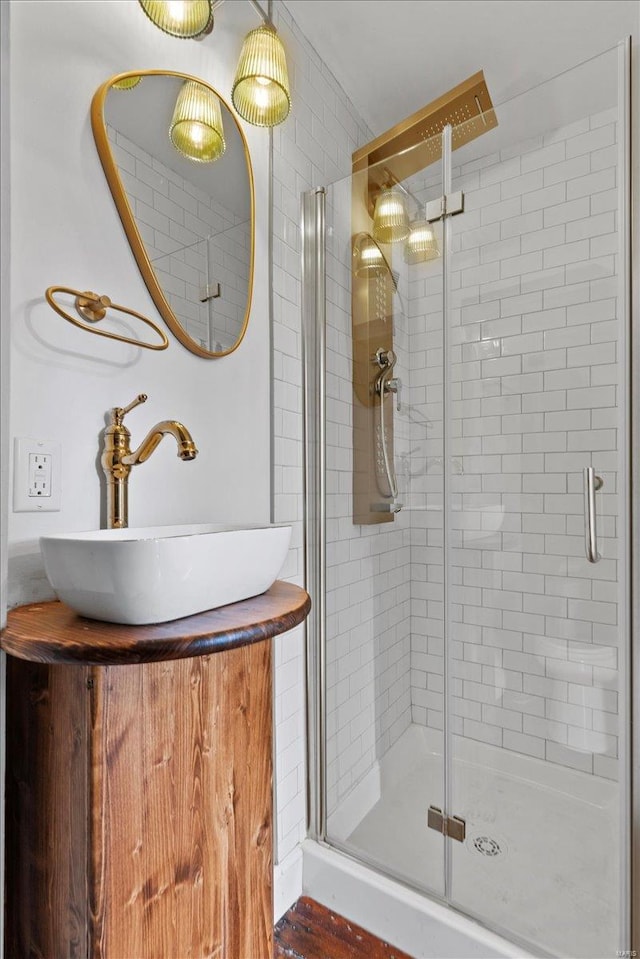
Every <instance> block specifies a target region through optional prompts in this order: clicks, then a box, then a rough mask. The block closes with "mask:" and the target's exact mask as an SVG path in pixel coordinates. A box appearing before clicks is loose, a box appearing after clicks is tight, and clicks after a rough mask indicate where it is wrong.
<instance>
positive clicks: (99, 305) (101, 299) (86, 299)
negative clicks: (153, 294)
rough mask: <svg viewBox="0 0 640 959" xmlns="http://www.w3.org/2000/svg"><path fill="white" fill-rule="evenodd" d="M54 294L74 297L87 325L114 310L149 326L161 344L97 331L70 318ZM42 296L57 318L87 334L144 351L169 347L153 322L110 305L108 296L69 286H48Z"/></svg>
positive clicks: (163, 334)
mask: <svg viewBox="0 0 640 959" xmlns="http://www.w3.org/2000/svg"><path fill="white" fill-rule="evenodd" d="M54 293H68V294H69V295H70V296H75V307H76V310H77V311H78V313H79V314H80V316H81V317H84V319H85V320H88V321H89V324H94V323H98V322H99V321H100V320H103V319H104V318H105V316H106V315H107V310H115V311H116V312H117V313H126V314H127V316H135V318H136V319H138V320H141V321H142V322H143V323H146V325H147V326H150V327H151V329H152V330H153V331H154V332H155V333H157V334H158V336H159V337H160V339H161V341H162V342H161V343H145V342H144V341H143V340H135V339H134V338H133V337H131V336H123V335H122V334H121V333H109V332H108V331H107V330H98V329H96V328H95V327H94V326H90V325H89V324H88V323H83V322H82V321H81V320H79V319H77V317H75V316H72V315H71V313H67V311H66V310H64V309H63V308H62V307H61V306H60V304H59V303H56V301H55V299H54ZM44 295H45V297H46V299H47V303H48V304H49V306H50V307H51V308H52V309H54V310H55V311H56V313H58V314H59V316H62V317H63V318H64V319H65V320H68V321H69V323H73V325H74V326H77V327H79V329H81V330H86V331H87V332H88V333H95V334H96V335H97V336H106V337H108V339H110V340H120V342H121V343H131V345H132V346H142V347H144V349H145V350H166V348H167V347H168V346H169V339H168V337H167V335H166V334H165V333H164V332H163V331H162V330H161V329H160V327H159V326H157V325H156V324H155V323H154V322H153V320H149V319H148V318H147V317H146V316H143V315H142V313H137V312H136V311H135V310H130V309H129V308H128V307H127V306H119V305H118V304H117V303H112V302H111V300H110V299H109V297H108V296H104V295H103V296H99V295H98V294H97V293H91V292H90V291H89V290H85V291H84V292H81V291H80V290H72V289H71V287H69V286H50V287H48V289H47V290H45V294H44Z"/></svg>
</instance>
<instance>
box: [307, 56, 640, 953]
mask: <svg viewBox="0 0 640 959" xmlns="http://www.w3.org/2000/svg"><path fill="white" fill-rule="evenodd" d="M617 49H618V115H619V120H620V136H619V138H618V141H619V146H618V150H619V160H618V172H619V175H620V177H621V184H620V189H619V206H618V216H619V222H618V232H619V235H620V246H619V253H620V259H621V262H620V264H619V266H618V297H619V309H620V312H621V323H622V324H623V329H624V332H625V342H624V345H625V347H626V349H625V354H624V355H623V357H622V358H621V360H620V361H619V362H620V367H621V371H622V374H623V377H622V381H621V383H620V391H621V396H623V397H624V404H625V422H624V423H623V428H622V431H623V434H624V436H623V440H622V442H621V444H620V446H619V448H620V450H621V454H622V466H623V467H624V468H622V469H620V472H619V475H620V483H621V486H620V490H619V493H620V506H621V508H620V512H619V516H621V517H622V518H623V519H624V520H625V521H626V525H625V526H624V527H623V525H622V524H621V525H620V539H621V556H620V567H621V569H622V576H621V580H620V582H621V585H622V589H621V594H622V600H623V602H622V603H621V604H620V605H621V609H622V611H623V617H624V621H623V623H622V624H621V625H622V629H621V633H624V635H625V637H626V640H627V642H626V643H623V644H622V661H623V663H624V666H623V670H621V672H622V677H623V678H622V683H621V690H620V692H621V699H622V703H623V709H622V717H623V719H624V720H626V722H623V723H622V725H621V729H620V733H621V740H622V748H621V764H622V767H623V777H622V783H623V786H625V787H626V788H623V789H622V791H621V803H622V809H621V848H620V852H621V874H622V875H621V887H620V891H621V898H622V899H623V903H622V905H621V913H620V923H621V933H622V935H621V939H622V948H623V950H624V947H625V945H626V944H628V949H627V950H625V951H624V952H622V953H620V952H618V955H624V956H633V955H634V954H638V955H640V734H639V733H637V730H639V729H640V630H639V629H638V624H639V623H640V563H636V562H634V557H635V556H636V555H637V551H638V550H639V549H640V507H637V508H636V509H634V508H633V501H632V492H635V491H637V490H640V462H638V458H637V457H634V456H633V452H634V449H635V450H640V334H639V335H637V336H633V335H632V320H633V321H634V322H635V324H636V328H638V323H640V311H639V309H638V303H639V302H640V270H639V269H637V268H636V269H635V270H632V268H631V265H632V260H631V256H632V250H633V252H634V253H635V252H636V250H637V249H640V218H639V217H638V207H640V202H638V205H637V207H634V208H633V210H632V178H631V174H632V166H631V162H632V156H633V153H632V145H631V135H632V114H631V80H632V63H631V38H627V39H625V40H623V41H621V42H620V43H619V44H618V48H617ZM604 52H606V51H603V53H604ZM635 82H636V84H637V86H638V88H639V89H640V79H639V78H636V81H635ZM639 127H640V122H639V121H637V120H636V121H634V123H633V133H634V135H635V136H638V128H639ZM634 161H637V158H636V157H634ZM637 194H640V183H634V200H636V199H637V196H636V195H637ZM302 258H303V301H302V332H303V368H304V404H305V409H304V413H305V417H304V429H305V508H306V523H305V526H306V533H305V563H306V565H305V568H306V586H307V589H308V591H309V593H310V594H311V596H312V599H313V603H314V609H313V611H312V614H311V616H310V618H309V620H308V622H307V644H306V676H307V733H308V736H307V743H308V746H307V790H308V804H307V830H308V836H309V837H310V838H311V839H314V840H316V841H317V842H319V843H321V844H323V845H326V846H328V847H329V848H334V849H337V850H339V851H340V852H341V853H342V854H343V855H345V856H347V857H348V858H350V859H352V860H353V861H355V862H360V863H364V864H365V865H367V866H368V867H370V868H372V869H374V870H375V871H377V872H379V873H381V874H382V875H385V876H388V877H390V878H392V879H394V880H395V881H397V882H399V883H401V884H402V885H404V886H406V887H407V888H409V889H412V890H414V891H416V890H417V891H418V892H420V894H421V895H424V896H427V897H428V898H432V899H433V900H435V901H436V902H440V903H442V904H444V905H446V906H447V907H448V908H449V909H451V910H452V911H453V912H457V913H459V914H460V915H463V916H467V917H468V916H471V917H472V918H473V919H474V920H475V921H476V922H478V923H479V924H480V925H481V926H483V927H484V928H486V929H489V930H490V931H492V932H497V933H498V934H499V935H501V936H503V937H505V932H504V930H502V929H496V927H495V926H494V925H492V924H491V923H490V922H485V921H484V920H483V919H482V917H478V916H475V915H473V914H472V913H469V912H468V911H466V910H464V909H462V908H459V907H457V906H455V905H452V904H451V902H449V901H447V899H446V898H445V897H442V896H439V895H438V894H436V893H433V892H428V891H426V890H425V889H423V888H420V887H418V886H417V885H415V884H412V883H411V882H409V881H408V880H406V879H405V878H403V877H402V876H399V875H397V874H396V873H394V872H393V870H387V869H385V868H383V867H381V865H380V864H379V863H375V862H373V861H370V860H369V859H368V858H367V857H366V856H365V855H363V854H361V853H358V855H356V854H354V853H353V852H352V851H350V850H349V849H348V848H346V847H345V846H344V845H343V844H341V843H340V842H337V841H330V840H328V838H327V834H326V807H325V795H324V793H325V773H326V741H325V730H326V712H325V710H326V701H325V678H326V676H325V674H326V662H325V649H324V645H325V639H326V637H325V608H324V605H325V592H324V591H325V562H326V557H325V542H326V537H325V534H326V511H325V475H324V471H325V461H324V460H325V457H324V435H325V394H324V383H325V377H326V362H325V321H326V309H325V275H324V264H325V189H324V188H318V189H316V190H313V191H309V192H308V193H305V194H304V195H303V203H302ZM310 263H311V264H313V267H312V268H311V269H309V264H310ZM445 282H446V280H445ZM445 320H446V314H445ZM445 325H446V324H445ZM634 694H635V695H634ZM445 778H446V776H445ZM447 872H448V869H447V865H446V863H445V876H446V874H447ZM447 885H449V883H447ZM505 938H508V939H509V941H511V942H513V943H515V944H516V945H520V946H524V947H525V948H527V949H528V948H530V943H527V942H525V941H524V940H522V939H520V938H519V937H518V936H517V935H513V934H509V935H508V936H507V937H505ZM634 950H635V951H636V952H635V953H634ZM542 954H543V953H542ZM612 954H614V953H613V952H612Z"/></svg>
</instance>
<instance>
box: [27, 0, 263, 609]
mask: <svg viewBox="0 0 640 959" xmlns="http://www.w3.org/2000/svg"><path fill="white" fill-rule="evenodd" d="M235 6H236V5H234V4H229V8H228V14H227V17H228V19H227V23H229V22H230V21H231V22H232V26H227V27H225V10H224V8H221V10H220V11H219V12H218V16H217V23H216V29H215V32H214V33H213V34H212V36H211V37H210V38H208V39H207V40H205V41H204V42H201V43H197V42H193V41H179V40H175V39H172V38H170V37H168V36H166V35H164V34H162V33H161V32H160V31H159V30H157V29H156V28H155V27H154V26H153V25H152V24H151V23H150V21H149V20H148V19H147V18H146V17H145V16H144V14H143V13H142V11H141V10H140V9H139V6H138V4H135V3H120V2H117V3H114V2H110V0H107V2H102V0H91V2H84V0H80V2H66V0H65V2H55V3H51V2H30V3H15V4H13V5H12V23H11V45H12V75H11V89H12V101H11V103H12V126H11V138H12V143H11V171H12V216H11V251H12V272H11V284H12V289H11V338H12V350H11V372H12V390H11V407H12V414H11V425H10V434H11V437H14V436H31V437H35V438H37V439H46V440H52V441H56V442H59V443H61V444H62V450H63V456H62V509H61V511H60V512H58V513H46V514H38V513H13V512H11V503H10V504H9V505H10V512H9V549H10V560H9V581H10V583H9V601H10V603H11V604H17V603H23V602H28V601H30V600H36V599H42V598H44V597H46V596H49V595H50V590H49V588H48V585H47V583H46V581H45V580H44V578H43V574H42V567H41V562H40V557H39V552H38V545H37V538H38V536H39V535H41V534H42V533H45V532H51V531H56V530H73V529H89V528H95V527H98V526H99V525H100V516H101V512H100V511H101V498H102V492H101V476H100V472H99V467H98V465H97V457H98V454H99V434H100V431H101V430H102V428H103V426H104V415H105V412H106V411H107V410H108V409H110V408H111V407H113V406H121V405H125V404H127V403H128V402H129V401H130V400H131V399H133V397H134V396H135V395H136V394H137V393H139V392H146V393H148V395H149V401H148V402H147V404H146V405H145V406H144V407H140V408H139V409H137V410H135V412H133V413H132V414H131V416H130V417H129V420H128V425H129V427H130V429H131V431H132V436H133V441H134V442H135V441H136V440H139V439H141V438H142V437H143V436H144V434H145V432H146V430H147V429H148V428H149V427H150V426H152V425H153V424H154V423H155V422H157V421H158V420H160V419H164V418H167V417H169V418H176V419H179V420H181V421H183V422H184V423H185V424H186V425H187V427H188V428H189V429H190V430H191V432H192V434H193V437H194V439H195V441H196V443H197V445H198V448H199V450H200V455H199V456H198V458H197V459H196V460H195V461H194V462H192V463H183V462H181V461H179V460H178V459H177V457H176V450H175V448H173V445H172V443H171V441H170V439H166V440H165V441H164V442H163V443H162V444H161V446H160V447H159V449H158V451H157V453H155V454H154V456H153V457H152V459H151V460H150V461H149V462H147V463H145V464H144V466H142V467H140V468H137V469H136V470H134V472H133V474H132V477H131V481H130V524H131V525H132V526H133V525H145V524H152V523H158V522H161V523H175V522H186V521H203V520H207V521H224V522H244V521H246V522H253V521H264V520H268V518H269V504H270V488H269V486H270V484H269V476H270V452H269V450H270V439H269V433H270V425H269V331H268V310H267V303H268V296H267V290H268V283H269V275H268V237H267V229H268V227H267V223H268V175H269V167H268V134H267V133H266V132H265V131H261V130H258V129H256V128H251V127H247V128H246V130H245V132H246V135H247V139H248V142H249V149H250V151H251V156H252V160H253V164H254V171H255V179H256V200H257V233H256V275H255V290H254V299H253V304H254V305H253V310H252V314H251V320H250V323H249V328H248V331H247V335H246V337H245V339H244V341H243V343H242V346H241V347H240V349H238V350H237V351H236V352H235V353H233V354H231V355H230V356H229V357H226V358H224V359H220V360H204V359H200V358H198V357H196V356H194V355H192V354H191V353H189V352H188V351H186V350H185V349H184V348H183V347H182V346H181V345H180V344H179V343H177V341H175V340H174V339H173V338H171V345H170V347H169V349H168V350H166V351H165V352H163V353H152V352H150V351H144V350H141V349H139V348H136V347H131V346H126V345H121V344H117V343H111V342H109V341H106V340H104V339H103V338H99V337H92V336H90V335H89V334H87V333H84V332H82V331H79V330H76V329H75V328H73V327H72V326H71V325H70V324H67V323H65V322H64V321H63V320H62V319H61V318H60V317H58V316H57V315H56V314H55V313H54V312H53V311H52V310H51V309H50V307H49V306H48V305H47V304H46V303H45V301H44V297H43V294H44V290H45V288H46V287H47V286H49V285H51V284H63V285H69V286H73V287H76V288H79V289H92V290H95V291H96V292H99V293H107V294H108V295H109V296H110V297H111V298H112V299H113V300H114V301H115V302H119V303H123V304H124V305H126V306H130V307H132V308H134V309H136V310H139V311H140V312H142V313H146V314H147V315H149V316H151V317H155V318H156V319H158V316H157V314H156V311H155V308H154V306H153V303H152V301H151V298H150V296H149V294H148V292H147V290H146V287H145V285H144V283H143V281H142V278H141V276H140V274H139V272H138V269H137V266H136V264H135V261H134V259H133V256H132V254H131V252H130V250H129V246H128V243H127V241H126V239H125V236H124V231H123V229H122V226H121V223H120V220H119V217H118V214H117V212H116V208H115V205H114V202H113V199H112V197H111V194H110V191H109V189H108V187H107V184H106V181H105V178H104V175H103V172H102V168H101V165H100V161H99V159H98V155H97V152H96V149H95V146H94V142H93V137H92V133H91V128H90V123H89V107H90V103H91V98H92V96H93V93H94V92H95V90H96V89H97V87H98V86H99V85H100V84H101V83H103V82H104V81H105V80H106V79H107V78H108V77H110V76H111V75H113V74H114V73H117V72H120V71H124V70H128V69H131V68H135V69H138V68H140V69H145V68H155V69H158V68H160V69H162V68H166V69H169V70H177V71H184V72H185V73H191V74H193V75H196V76H201V77H203V78H204V79H206V80H207V81H208V82H210V83H211V84H212V85H213V86H214V87H217V88H218V89H219V90H220V92H221V93H222V94H223V96H224V97H225V98H227V97H228V96H229V91H230V87H231V82H232V77H233V71H234V69H235V63H236V61H237V56H238V52H239V49H240V46H241V42H242V36H243V33H244V31H245V30H247V29H249V28H250V27H251V26H255V25H256V22H257V17H256V14H255V13H254V12H253V11H252V10H251V7H250V6H249V5H248V4H241V5H238V10H241V11H245V12H244V13H243V14H242V16H244V22H242V23H241V24H240V23H236V22H235V20H233V17H232V16H231V15H232V14H235V15H236V17H237V11H236V10H235V9H234V8H235ZM36 67H37V68H36Z"/></svg>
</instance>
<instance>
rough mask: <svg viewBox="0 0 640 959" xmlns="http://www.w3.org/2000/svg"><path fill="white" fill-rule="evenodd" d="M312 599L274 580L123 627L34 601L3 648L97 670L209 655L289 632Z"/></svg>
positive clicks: (14, 618)
mask: <svg viewBox="0 0 640 959" xmlns="http://www.w3.org/2000/svg"><path fill="white" fill-rule="evenodd" d="M310 608H311V600H310V599H309V596H308V595H307V593H306V592H305V591H304V590H303V589H301V588H300V587H299V586H294V585H293V584H292V583H285V582H282V581H280V580H278V581H276V582H275V583H274V584H273V586H272V587H271V588H270V589H268V590H267V591H266V593H263V594H262V595H261V596H254V597H253V598H252V599H247V600H244V601H243V602H241V603H233V604H231V605H230V606H222V607H221V608H220V609H212V610H209V611H208V612H206V613H199V614H198V615H197V616H188V617H186V618H184V619H176V620H173V621H172V622H170V623H159V624H158V625H155V626H121V625H118V624H117V623H104V622H101V621H99V620H96V619H86V618H85V617H83V616H78V615H77V614H76V613H74V612H73V610H72V609H70V608H69V607H68V606H65V605H64V603H59V602H53V603H32V604H31V605H28V606H19V607H18V608H17V609H13V610H11V611H10V612H9V615H8V617H7V626H6V628H5V629H4V630H3V632H2V634H1V637H0V647H1V648H2V649H4V651H5V652H6V653H9V655H11V656H17V657H18V658H19V659H28V660H31V661H34V662H42V663H69V664H75V663H83V664H89V665H96V666H108V665H114V666H117V665H123V664H126V663H152V662H160V661H163V660H173V659H188V658H189V657H192V656H206V655H208V654H210V653H218V652H221V651H222V650H226V649H234V648H236V647H238V646H244V645H246V644H247V643H258V642H261V641H262V640H263V639H270V638H271V637H273V636H277V635H278V634H280V633H285V632H287V630H289V629H293V627H294V626H297V625H298V624H299V623H301V622H302V621H303V620H304V619H305V618H306V616H307V615H308V613H309V610H310Z"/></svg>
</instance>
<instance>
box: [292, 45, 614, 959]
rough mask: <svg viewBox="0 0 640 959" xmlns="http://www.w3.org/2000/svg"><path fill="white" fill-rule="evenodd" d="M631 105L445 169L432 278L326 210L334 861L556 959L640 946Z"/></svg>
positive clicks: (324, 609)
mask: <svg viewBox="0 0 640 959" xmlns="http://www.w3.org/2000/svg"><path fill="white" fill-rule="evenodd" d="M628 89H629V88H628V50H627V45H626V43H622V44H620V45H619V46H618V47H617V48H615V49H613V50H611V51H608V52H606V53H604V54H602V55H601V56H599V57H596V58H594V59H593V60H590V61H588V62H587V63H584V64H582V65H580V66H578V67H575V68H573V69H571V70H569V71H567V72H566V73H564V74H562V75H561V76H559V77H556V78H555V79H553V80H550V81H548V82H547V83H544V84H542V85H540V86H537V87H535V88H534V89H532V90H530V91H529V92H527V93H525V94H523V95H520V96H518V97H515V98H513V99H511V100H509V101H507V102H505V103H502V104H499V105H497V106H496V107H495V108H494V115H493V116H492V117H491V118H489V117H487V118H486V119H487V120H488V119H491V120H492V122H491V123H487V124H486V126H487V129H486V130H484V131H482V133H481V135H478V136H474V137H472V138H468V137H465V136H464V129H463V128H464V123H460V124H455V123H454V124H451V125H447V126H446V127H445V128H444V129H443V130H442V132H441V133H438V134H437V135H436V136H435V137H433V138H432V140H431V141H430V142H429V143H428V144H427V143H426V141H425V143H422V144H420V145H419V146H418V147H416V148H415V149H418V150H421V151H422V152H423V153H424V154H425V155H429V156H430V157H432V160H431V161H430V162H429V163H428V164H427V165H425V166H424V167H423V168H422V169H420V170H419V171H418V172H417V173H415V172H414V173H412V174H411V175H410V176H407V177H405V178H399V177H391V181H392V187H393V190H394V191H395V193H396V194H397V193H398V191H399V192H400V193H401V194H402V198H403V203H404V205H405V209H406V211H407V213H408V216H409V219H410V220H412V221H420V223H419V225H420V224H423V229H428V230H430V231H431V234H432V236H431V237H430V239H429V243H428V244H427V246H428V249H427V247H425V246H424V244H423V246H422V247H419V248H418V252H415V251H414V252H413V253H412V250H411V249H410V248H409V247H408V246H407V242H406V239H404V240H399V241H397V242H396V241H394V242H384V241H383V240H380V239H378V240H376V239H375V236H374V233H375V229H376V228H375V225H374V222H373V216H374V214H373V206H374V203H375V199H376V198H375V197H374V198H373V199H371V198H367V199H366V200H365V202H364V206H365V207H367V200H371V202H370V203H369V206H368V207H367V216H365V217H364V220H363V219H362V213H361V212H360V214H358V216H359V219H358V216H356V214H355V213H354V210H355V203H356V202H360V201H361V198H358V191H359V186H358V178H357V174H354V176H352V177H347V178H345V179H344V180H341V181H339V182H336V183H332V184H330V185H328V186H327V187H326V188H324V189H319V190H317V191H314V192H313V193H311V194H307V195H305V197H304V198H303V208H304V209H303V247H304V252H303V257H304V278H305V283H304V289H305V303H304V307H303V308H304V313H305V370H306V394H305V395H306V403H307V447H308V454H307V521H308V541H307V564H308V569H307V573H308V582H309V588H310V591H311V592H312V595H313V597H314V602H315V611H314V614H313V618H312V620H311V621H310V633H309V656H308V660H309V662H308V669H309V704H310V710H309V717H310V721H309V742H310V754H309V755H310V770H311V780H312V782H311V787H312V788H311V795H312V798H311V810H310V828H311V832H312V834H314V835H315V836H316V838H318V840H319V841H322V842H326V843H328V844H330V845H331V846H333V847H336V848H338V849H340V850H342V851H343V852H345V853H347V854H348V855H350V856H352V857H355V858H356V859H358V860H360V861H362V862H364V863H365V864H368V865H369V866H371V867H372V868H374V869H377V870H379V871H381V872H383V873H384V874H386V875H388V876H390V877H392V878H395V879H397V880H399V881H400V882H402V883H404V884H406V885H408V886H410V887H412V888H415V889H417V890H419V891H421V892H424V893H425V894H427V895H429V896H432V897H435V898H437V899H439V900H442V901H444V902H446V903H447V904H449V905H450V906H452V907H454V908H455V909H457V910H460V911H462V912H464V913H465V914H467V915H469V916H471V917H473V918H475V919H477V920H478V921H480V922H481V923H482V924H484V925H485V926H487V927H489V928H491V929H493V930H495V931H497V932H499V933H501V934H503V935H505V936H506V937H508V938H510V939H512V940H513V941H515V942H517V943H520V944H522V945H523V946H525V947H526V948H528V949H531V950H532V951H534V952H536V953H540V954H545V955H556V956H579V957H589V956H593V957H601V956H607V955H611V956H614V955H615V954H616V950H618V949H627V948H628V942H629V938H628V936H629V933H628V923H629V916H628V908H627V903H628V898H629V890H628V869H629V862H628V859H629V856H628V849H629V835H628V795H629V762H628V749H629V735H628V733H629V713H628V709H629V703H628V698H629V697H628V686H629V623H628V610H629V584H628V573H629V562H628V555H629V543H628V536H629V528H630V512H629V469H630V462H629V460H630V456H629V423H628V419H629V375H628V364H629V294H628V290H629V274H628V270H629V249H628V233H629V224H628V210H629V188H628V180H629V163H628V148H629V133H628V110H629V93H628ZM493 121H495V122H493ZM464 122H465V123H475V124H477V122H478V118H477V117H476V118H473V119H472V120H466V121H464ZM459 143H460V144H462V145H459V146H458V144H459ZM426 147H428V149H426ZM404 159H406V157H405V158H404ZM386 164H387V167H389V168H390V169H391V172H392V173H393V170H394V169H402V163H399V164H396V165H395V166H394V163H390V162H389V161H388V160H387V161H386ZM414 166H415V164H414ZM387 172H388V171H385V175H386V173H387ZM380 179H382V178H380ZM354 197H355V198H356V199H354ZM361 207H362V203H361ZM376 215H377V214H376ZM425 221H426V222H425ZM427 224H428V226H427ZM379 235H380V234H379ZM420 250H422V253H421V252H420ZM361 289H366V295H367V296H368V301H367V302H368V304H369V307H368V311H365V313H364V314H363V313H362V310H360V307H359V306H358V296H359V295H360V294H359V293H358V290H361ZM363 316H364V317H365V319H364V320H363V319H362V317H363ZM363 322H365V323H367V324H370V325H369V326H368V327H367V331H366V336H365V339H364V341H362V335H363V330H362V329H361V328H360V326H359V324H362V323H363ZM371 324H372V325H371ZM376 337H379V345H378V346H376V344H378V340H377V339H376ZM363 342H364V350H365V354H366V355H365V358H364V360H363V359H362V349H363ZM367 350H368V353H367ZM363 363H364V367H365V368H366V367H367V364H368V376H369V379H368V381H367V379H366V377H365V379H364V380H363V378H362V376H361V375H360V372H359V370H360V366H361V365H362V364H363ZM359 364H360V366H359ZM367 382H368V384H369V385H368V387H367ZM363 384H364V385H363ZM363 410H367V411H368V412H367V416H366V417H365V419H364V420H363V419H362V411H363ZM363 423H364V424H365V425H364V426H363V425H362V424H363ZM366 424H368V425H366ZM363 430H364V433H363ZM367 430H369V431H370V436H369V437H367V436H366V435H365V433H366V431H367ZM363 437H364V439H363ZM363 442H364V443H365V444H366V443H369V446H370V448H371V450H372V451H373V452H372V456H371V457H370V462H369V463H368V465H367V463H366V462H365V463H364V466H363V461H362V444H363ZM365 460H366V457H365ZM367 469H369V473H370V475H369V477H368V479H367V478H366V477H365V479H364V480H363V476H364V473H366V470H367ZM363 482H364V483H365V486H364V487H363V485H362V484H363ZM367 483H368V485H367ZM363 488H364V493H363ZM363 496H364V500H363ZM367 497H368V498H367ZM363 502H364V507H363V505H362V503H363ZM358 503H359V504H360V505H358ZM381 519H382V521H380V520H381Z"/></svg>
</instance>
